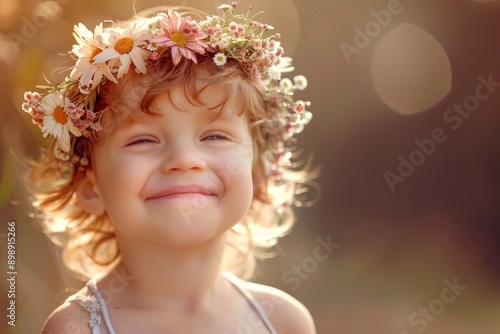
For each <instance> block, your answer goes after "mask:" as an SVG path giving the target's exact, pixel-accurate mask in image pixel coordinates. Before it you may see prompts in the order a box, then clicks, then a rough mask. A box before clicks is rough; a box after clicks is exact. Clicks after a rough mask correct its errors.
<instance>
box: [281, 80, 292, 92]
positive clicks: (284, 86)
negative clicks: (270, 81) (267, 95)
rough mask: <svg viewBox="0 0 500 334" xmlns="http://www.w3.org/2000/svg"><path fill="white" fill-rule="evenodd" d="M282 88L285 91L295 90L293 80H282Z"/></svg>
mask: <svg viewBox="0 0 500 334" xmlns="http://www.w3.org/2000/svg"><path fill="white" fill-rule="evenodd" d="M280 87H281V88H282V89H284V90H290V89H292V88H293V83H292V80H290V79H288V78H284V79H281V81H280Z"/></svg>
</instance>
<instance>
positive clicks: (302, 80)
mask: <svg viewBox="0 0 500 334" xmlns="http://www.w3.org/2000/svg"><path fill="white" fill-rule="evenodd" d="M293 82H294V83H295V87H297V89H299V90H304V89H306V88H307V78H306V77H305V76H303V75H297V76H295V77H294V78H293Z"/></svg>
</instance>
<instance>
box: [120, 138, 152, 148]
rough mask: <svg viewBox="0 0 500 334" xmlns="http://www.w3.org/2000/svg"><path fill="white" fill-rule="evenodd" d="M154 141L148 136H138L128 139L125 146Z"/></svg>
mask: <svg viewBox="0 0 500 334" xmlns="http://www.w3.org/2000/svg"><path fill="white" fill-rule="evenodd" d="M154 142H155V141H154V140H153V139H152V138H148V137H140V138H135V139H133V140H131V141H129V142H128V143H127V144H126V145H125V146H127V147H128V146H133V145H138V144H149V143H154Z"/></svg>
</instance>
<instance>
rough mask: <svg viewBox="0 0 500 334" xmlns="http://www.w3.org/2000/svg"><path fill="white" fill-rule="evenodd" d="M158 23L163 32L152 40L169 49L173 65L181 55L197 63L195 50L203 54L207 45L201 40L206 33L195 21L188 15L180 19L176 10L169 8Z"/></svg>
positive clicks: (179, 59)
mask: <svg viewBox="0 0 500 334" xmlns="http://www.w3.org/2000/svg"><path fill="white" fill-rule="evenodd" d="M159 23H160V26H161V27H162V28H163V31H164V34H160V35H157V36H155V37H154V38H153V42H154V43H156V45H157V46H166V47H167V48H170V49H171V52H172V62H173V63H174V65H177V64H178V63H179V62H180V61H181V58H182V57H183V56H184V57H185V58H187V59H191V60H192V61H193V62H195V63H197V59H196V56H195V52H196V53H199V54H204V53H205V48H207V47H208V46H207V44H206V43H205V42H202V41H201V40H202V39H204V38H206V37H207V35H205V34H204V33H202V32H201V30H200V29H199V27H198V26H197V24H196V22H195V21H193V20H192V19H191V17H189V16H187V17H185V18H183V19H181V16H180V15H179V14H178V13H177V12H174V11H172V10H169V11H168V14H166V15H164V16H163V18H162V19H161V20H160V22H159Z"/></svg>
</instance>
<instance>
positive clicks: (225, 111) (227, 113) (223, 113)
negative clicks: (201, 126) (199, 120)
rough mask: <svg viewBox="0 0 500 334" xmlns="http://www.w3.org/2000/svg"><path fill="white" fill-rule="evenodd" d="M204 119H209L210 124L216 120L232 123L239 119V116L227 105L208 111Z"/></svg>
mask: <svg viewBox="0 0 500 334" xmlns="http://www.w3.org/2000/svg"><path fill="white" fill-rule="evenodd" d="M203 118H206V119H208V123H209V124H210V123H212V122H215V121H216V120H222V121H227V122H230V121H232V120H235V119H237V118H239V115H238V114H236V113H235V112H234V111H233V109H232V108H231V106H230V105H226V106H224V107H222V108H218V109H211V110H207V113H206V116H205V115H204V117H203Z"/></svg>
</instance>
